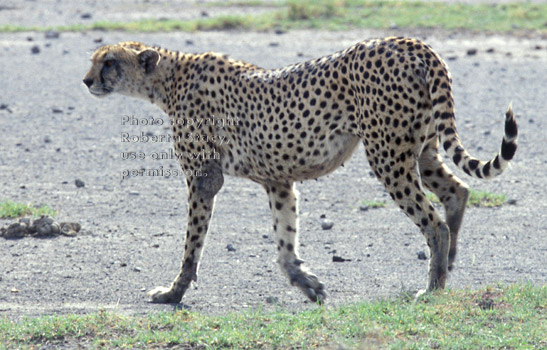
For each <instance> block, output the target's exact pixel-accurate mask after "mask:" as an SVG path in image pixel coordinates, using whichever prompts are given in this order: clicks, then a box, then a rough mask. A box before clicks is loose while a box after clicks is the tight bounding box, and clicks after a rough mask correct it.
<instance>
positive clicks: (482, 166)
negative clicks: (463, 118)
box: [437, 104, 518, 179]
mask: <svg viewBox="0 0 547 350" xmlns="http://www.w3.org/2000/svg"><path fill="white" fill-rule="evenodd" d="M443 114H444V115H446V114H445V113H443ZM443 114H441V118H439V119H442V115H443ZM447 114H449V115H450V116H451V117H450V118H447V119H449V120H447V121H448V123H447V124H448V125H446V127H443V126H441V125H444V123H443V122H442V121H440V123H439V121H438V125H437V131H438V135H439V139H440V141H441V142H442V145H443V148H444V149H445V151H446V153H447V154H448V156H449V157H450V158H451V159H452V160H453V161H454V164H456V165H457V166H458V167H459V168H460V169H462V170H463V171H464V172H465V173H466V174H467V175H469V176H472V177H476V178H480V179H490V178H493V177H495V176H497V175H499V174H501V173H502V172H503V170H505V168H506V167H507V165H508V164H509V162H510V161H511V159H512V158H513V156H514V154H515V151H516V150H517V137H518V128H517V122H516V121H515V118H514V116H513V108H512V104H509V108H508V109H507V112H506V113H505V135H504V136H503V141H502V143H501V149H500V151H499V152H498V154H497V155H496V156H495V157H494V158H492V159H491V160H489V161H487V162H485V161H482V160H479V159H476V158H473V157H472V156H470V155H469V154H468V153H467V151H466V150H465V148H464V147H463V146H462V144H461V142H460V140H459V138H458V134H457V132H456V126H455V122H454V117H453V116H454V114H453V113H447ZM441 129H444V130H441Z"/></svg>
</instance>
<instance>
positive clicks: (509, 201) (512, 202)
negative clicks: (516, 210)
mask: <svg viewBox="0 0 547 350" xmlns="http://www.w3.org/2000/svg"><path fill="white" fill-rule="evenodd" d="M507 204H509V205H517V200H516V199H509V200H508V201H507Z"/></svg>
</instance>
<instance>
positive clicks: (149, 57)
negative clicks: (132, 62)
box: [138, 49, 160, 74]
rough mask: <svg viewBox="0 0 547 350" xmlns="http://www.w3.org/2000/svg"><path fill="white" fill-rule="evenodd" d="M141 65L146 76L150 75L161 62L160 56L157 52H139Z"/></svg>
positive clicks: (150, 50) (148, 50) (147, 50)
mask: <svg viewBox="0 0 547 350" xmlns="http://www.w3.org/2000/svg"><path fill="white" fill-rule="evenodd" d="M138 57H139V64H140V65H141V67H143V68H144V71H145V72H146V74H150V73H152V72H153V71H154V69H156V66H157V65H158V62H159V61H160V54H159V53H158V52H157V51H156V50H152V49H146V50H144V51H142V52H139V55H138Z"/></svg>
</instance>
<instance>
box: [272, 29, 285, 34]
mask: <svg viewBox="0 0 547 350" xmlns="http://www.w3.org/2000/svg"><path fill="white" fill-rule="evenodd" d="M274 33H275V34H276V35H281V34H285V33H286V31H285V30H283V29H281V28H277V29H276V30H274Z"/></svg>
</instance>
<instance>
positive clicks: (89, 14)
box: [80, 12, 93, 19]
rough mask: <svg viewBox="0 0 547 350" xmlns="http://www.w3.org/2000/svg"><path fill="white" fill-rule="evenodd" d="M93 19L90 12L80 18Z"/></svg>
mask: <svg viewBox="0 0 547 350" xmlns="http://www.w3.org/2000/svg"><path fill="white" fill-rule="evenodd" d="M91 17H93V16H92V15H91V13H89V12H86V13H82V15H81V16H80V18H81V19H91Z"/></svg>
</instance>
